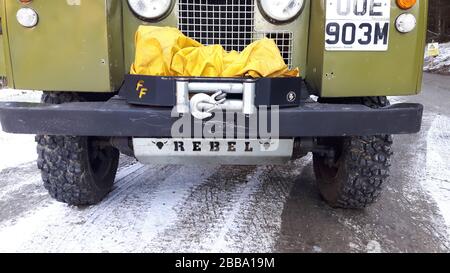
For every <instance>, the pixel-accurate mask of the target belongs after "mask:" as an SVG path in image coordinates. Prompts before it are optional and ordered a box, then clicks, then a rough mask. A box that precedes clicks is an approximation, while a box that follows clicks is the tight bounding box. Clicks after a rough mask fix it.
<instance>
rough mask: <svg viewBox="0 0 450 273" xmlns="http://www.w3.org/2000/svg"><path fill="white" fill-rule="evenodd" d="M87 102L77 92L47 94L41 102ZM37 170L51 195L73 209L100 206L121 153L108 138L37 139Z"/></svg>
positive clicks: (50, 137)
mask: <svg viewBox="0 0 450 273" xmlns="http://www.w3.org/2000/svg"><path fill="white" fill-rule="evenodd" d="M76 101H85V99H84V98H83V97H81V96H80V95H79V94H77V93H55V92H52V93H50V92H49V93H47V92H45V93H44V94H43V96H42V102H44V103H51V104H61V103H66V102H76ZM36 142H37V152H38V161H37V165H38V168H39V169H40V170H41V175H42V180H43V182H44V186H45V188H46V189H47V190H48V192H49V194H50V195H51V196H52V197H53V198H55V199H56V200H58V201H60V202H63V203H67V204H69V205H73V206H87V205H95V204H97V203H99V202H100V201H101V200H102V199H103V198H104V197H105V196H106V195H107V194H108V193H109V192H110V191H111V189H112V187H113V184H114V180H115V176H116V172H117V167H118V163H119V151H118V150H117V149H115V148H113V147H112V146H110V145H107V143H108V139H105V138H98V137H78V136H43V135H39V136H36Z"/></svg>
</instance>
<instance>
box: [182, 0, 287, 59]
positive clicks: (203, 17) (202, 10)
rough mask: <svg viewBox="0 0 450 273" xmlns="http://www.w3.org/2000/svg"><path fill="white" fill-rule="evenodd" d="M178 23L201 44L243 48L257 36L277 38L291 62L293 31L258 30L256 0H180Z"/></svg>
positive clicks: (232, 48)
mask: <svg viewBox="0 0 450 273" xmlns="http://www.w3.org/2000/svg"><path fill="white" fill-rule="evenodd" d="M178 13H179V14H178V16H179V20H178V27H179V29H180V30H181V31H182V32H183V33H184V34H185V35H187V36H189V37H191V38H193V39H196V40H197V41H199V42H200V43H202V44H205V45H212V44H220V45H222V46H223V47H224V49H225V50H228V51H230V50H236V51H242V50H244V48H245V47H246V46H247V45H249V44H250V43H252V42H253V41H255V40H257V39H261V38H263V37H268V38H271V39H274V40H275V42H276V43H277V45H278V47H279V48H280V51H281V54H282V55H283V58H284V59H285V61H286V63H287V64H288V65H289V66H292V33H291V32H273V33H272V32H271V33H263V32H256V31H255V25H254V22H255V0H179V1H178Z"/></svg>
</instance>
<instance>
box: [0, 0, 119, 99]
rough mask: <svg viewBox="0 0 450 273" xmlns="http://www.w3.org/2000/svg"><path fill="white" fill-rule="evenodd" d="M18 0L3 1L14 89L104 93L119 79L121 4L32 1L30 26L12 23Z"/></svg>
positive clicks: (99, 0)
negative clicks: (33, 15)
mask: <svg viewBox="0 0 450 273" xmlns="http://www.w3.org/2000/svg"><path fill="white" fill-rule="evenodd" d="M21 6H23V5H22V4H20V3H19V1H5V11H6V19H7V24H6V29H7V31H8V33H10V35H9V37H8V39H7V45H8V46H9V51H10V55H11V70H12V71H13V73H14V88H16V89H33V90H50V91H86V92H108V91H113V90H116V89H117V88H118V87H119V86H120V84H121V77H123V74H124V71H123V48H122V29H121V1H116V0H90V1H60V0H46V1H38V0H37V1H33V2H31V3H30V4H27V5H26V6H29V7H30V8H32V9H34V10H35V11H36V12H37V13H38V14H39V23H38V25H37V26H36V27H34V28H24V27H23V26H21V25H20V24H19V23H18V22H17V20H16V19H15V15H16V13H17V10H18V9H19V8H20V7H21Z"/></svg>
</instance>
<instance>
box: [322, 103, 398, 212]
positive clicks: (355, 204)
mask: <svg viewBox="0 0 450 273" xmlns="http://www.w3.org/2000/svg"><path fill="white" fill-rule="evenodd" d="M361 101H362V103H363V104H365V105H367V106H370V107H374V108H375V107H382V106H386V105H389V101H388V100H387V99H386V98H384V97H381V98H379V97H375V98H363V99H361ZM317 142H318V144H319V145H323V146H327V147H332V148H333V150H334V156H332V157H331V156H330V155H328V156H327V155H325V154H323V153H322V154H318V153H314V156H313V161H314V172H315V175H316V179H317V185H318V187H319V191H320V194H321V196H322V197H323V199H324V200H325V201H326V202H327V203H328V204H329V205H330V206H332V207H334V208H344V209H362V208H366V207H367V206H369V205H371V204H373V203H375V202H376V201H377V199H378V197H379V196H380V194H381V192H382V190H383V186H384V185H385V184H386V183H388V181H389V174H390V166H391V156H392V143H393V142H392V137H391V136H389V135H380V136H364V137H336V138H320V139H318V140H317Z"/></svg>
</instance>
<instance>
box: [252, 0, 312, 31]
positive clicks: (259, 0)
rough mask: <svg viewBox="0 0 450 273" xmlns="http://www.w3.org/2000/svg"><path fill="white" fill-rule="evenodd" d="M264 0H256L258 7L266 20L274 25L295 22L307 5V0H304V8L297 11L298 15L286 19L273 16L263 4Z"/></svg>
mask: <svg viewBox="0 0 450 273" xmlns="http://www.w3.org/2000/svg"><path fill="white" fill-rule="evenodd" d="M261 1H262V0H256V3H257V5H258V9H259V11H260V12H261V14H262V16H263V17H264V19H266V21H268V22H269V23H271V24H274V25H286V24H290V23H292V22H294V21H295V20H297V19H298V17H300V15H302V14H303V11H304V10H305V7H306V2H307V1H306V0H302V1H303V3H302V8H301V9H300V10H299V11H298V12H297V14H296V15H294V16H293V17H291V18H289V19H286V20H279V19H275V18H273V17H271V16H270V15H269V14H268V13H267V12H266V10H265V9H264V7H263V5H262V4H261Z"/></svg>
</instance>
